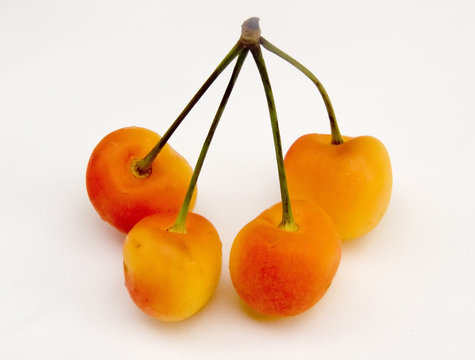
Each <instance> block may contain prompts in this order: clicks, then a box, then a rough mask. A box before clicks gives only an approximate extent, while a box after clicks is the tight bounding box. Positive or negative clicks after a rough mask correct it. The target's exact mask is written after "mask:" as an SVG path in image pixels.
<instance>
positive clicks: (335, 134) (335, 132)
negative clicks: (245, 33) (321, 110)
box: [259, 36, 343, 145]
mask: <svg viewBox="0 0 475 360" xmlns="http://www.w3.org/2000/svg"><path fill="white" fill-rule="evenodd" d="M259 42H260V44H261V45H262V46H263V47H264V48H265V49H267V50H269V51H270V52H273V53H274V54H276V55H277V56H280V57H281V58H282V59H284V60H286V61H287V62H289V63H290V64H292V65H293V66H295V67H296V68H297V69H299V70H300V71H301V72H303V73H304V74H305V75H306V76H307V77H308V78H309V79H310V80H312V82H313V83H314V84H315V86H316V87H317V89H318V91H319V92H320V94H321V96H322V98H323V102H324V103H325V107H326V108H327V113H328V117H329V118H330V127H331V132H332V144H334V145H338V144H343V138H342V136H341V134H340V130H339V129H338V123H337V121H336V116H335V111H334V110H333V106H332V103H331V101H330V97H329V96H328V93H327V92H326V90H325V88H324V87H323V85H322V83H321V82H320V81H319V80H318V79H317V78H316V76H315V75H313V74H312V72H311V71H310V70H308V69H307V68H306V67H305V66H303V65H302V64H301V63H299V62H298V61H297V60H295V59H294V58H293V57H291V56H290V55H288V54H286V53H285V52H283V51H282V50H280V49H279V48H277V47H276V46H275V45H272V44H271V43H270V42H269V41H267V40H266V39H264V38H263V37H262V36H261V37H260V39H259Z"/></svg>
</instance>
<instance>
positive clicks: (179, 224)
mask: <svg viewBox="0 0 475 360" xmlns="http://www.w3.org/2000/svg"><path fill="white" fill-rule="evenodd" d="M247 53H248V49H242V50H241V53H240V54H239V57H238V59H237V61H236V65H235V66H234V70H233V73H232V75H231V79H230V80H229V83H228V86H227V87H226V91H225V92H224V95H223V98H222V99H221V103H220V104H219V107H218V110H217V111H216V115H215V117H214V119H213V122H212V123H211V127H210V129H209V131H208V135H207V136H206V139H205V141H204V143H203V147H202V148H201V152H200V155H199V157H198V160H197V162H196V165H195V170H194V171H193V175H192V176H191V180H190V184H189V186H188V191H187V192H186V196H185V200H184V201H183V204H182V206H181V208H180V212H179V213H178V216H177V218H176V220H175V223H174V224H173V226H172V227H171V228H169V229H168V231H171V232H177V233H186V217H187V215H188V211H189V208H190V202H191V198H192V195H193V191H194V190H195V186H196V182H197V181H198V176H199V175H200V172H201V168H202V166H203V162H204V159H205V157H206V154H207V152H208V148H209V146H210V144H211V140H212V139H213V135H214V133H215V131H216V128H217V126H218V123H219V120H220V119H221V115H223V112H224V108H225V107H226V104H227V102H228V99H229V96H230V95H231V92H232V90H233V87H234V84H235V83H236V80H237V77H238V75H239V72H240V71H241V68H242V65H243V63H244V60H245V59H246V56H247Z"/></svg>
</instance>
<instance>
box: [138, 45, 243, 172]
mask: <svg viewBox="0 0 475 360" xmlns="http://www.w3.org/2000/svg"><path fill="white" fill-rule="evenodd" d="M242 49H243V45H242V44H241V43H240V42H238V43H237V44H236V45H235V46H234V47H233V48H232V49H231V51H229V53H228V54H227V55H226V56H225V58H224V59H223V60H222V61H221V63H220V64H219V65H218V66H217V67H216V69H215V70H214V71H213V73H212V74H211V75H210V76H209V78H208V79H207V80H206V82H205V83H204V84H203V85H202V86H201V88H200V89H199V90H198V92H197V93H196V94H195V96H193V98H192V99H191V100H190V102H189V103H188V105H186V107H185V108H184V109H183V111H182V112H181V114H180V115H178V117H177V118H176V120H175V121H174V122H173V123H172V125H171V126H170V127H169V128H168V130H167V131H166V132H165V134H163V136H162V137H161V138H160V140H159V141H158V143H157V144H156V145H155V146H154V147H153V149H152V150H150V152H149V153H148V154H147V155H146V156H145V157H144V158H143V159H141V160H135V161H134V162H133V163H132V169H131V171H132V173H133V174H134V175H135V176H136V177H139V178H145V177H147V176H149V175H150V174H151V172H152V162H153V160H155V158H156V157H157V156H158V154H159V153H160V151H161V150H162V148H163V147H164V146H165V144H166V143H167V141H168V140H169V139H170V137H171V136H172V135H173V133H174V132H175V130H176V129H177V128H178V126H180V124H181V122H182V121H183V120H184V119H185V117H186V116H187V115H188V113H189V112H190V111H191V109H193V107H194V106H195V105H196V103H197V102H198V101H199V100H200V98H201V97H202V96H203V94H204V93H205V92H206V90H208V88H209V87H210V86H211V84H212V83H213V82H214V81H215V80H216V78H217V77H218V76H219V75H220V74H221V73H222V72H223V70H224V69H226V67H227V66H228V65H229V64H230V63H231V62H232V61H233V60H234V58H235V57H236V56H238V54H239V53H240V52H241V50H242Z"/></svg>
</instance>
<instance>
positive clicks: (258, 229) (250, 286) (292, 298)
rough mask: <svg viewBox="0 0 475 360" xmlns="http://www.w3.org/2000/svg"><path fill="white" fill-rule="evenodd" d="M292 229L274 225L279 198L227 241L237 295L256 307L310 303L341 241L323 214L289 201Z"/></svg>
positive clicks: (295, 307)
mask: <svg viewBox="0 0 475 360" xmlns="http://www.w3.org/2000/svg"><path fill="white" fill-rule="evenodd" d="M292 208H293V212H294V218H295V221H296V223H297V224H298V225H299V229H298V230H297V231H295V232H290V231H286V230H283V229H281V228H279V227H278V225H279V223H280V221H281V216H282V204H281V203H278V204H276V205H274V206H273V207H271V208H269V209H267V210H266V211H264V212H263V213H261V214H260V215H259V216H257V217H256V218H255V219H254V220H252V221H251V222H250V223H248V224H247V225H246V226H245V227H244V228H242V229H241V231H240V232H239V233H238V235H237V236H236V238H235V240H234V243H233V245H232V249H231V254H230V259H229V270H230V273H231V279H232V282H233V285H234V287H235V289H236V291H237V293H238V294H239V296H240V297H241V299H242V300H243V301H244V302H245V303H247V305H249V307H251V308H252V309H254V310H255V311H257V312H260V313H263V314H266V315H273V316H290V315H296V314H298V313H301V312H303V311H305V310H307V309H309V308H310V307H312V306H313V305H314V304H315V303H316V302H317V301H318V300H319V299H320V298H321V297H322V296H323V295H324V294H325V292H326V290H327V289H328V287H329V286H330V284H331V282H332V279H333V277H334V275H335V273H336V271H337V269H338V265H339V263H340V257H341V242H340V239H339V237H338V234H337V231H336V229H335V226H334V225H333V223H332V222H331V220H330V218H329V217H328V215H327V214H325V213H324V212H323V210H321V209H320V208H319V207H317V206H316V205H314V204H312V203H310V202H306V201H293V202H292Z"/></svg>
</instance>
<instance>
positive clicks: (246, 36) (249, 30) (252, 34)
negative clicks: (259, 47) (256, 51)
mask: <svg viewBox="0 0 475 360" xmlns="http://www.w3.org/2000/svg"><path fill="white" fill-rule="evenodd" d="M241 28H242V31H241V42H242V43H244V44H246V45H252V44H257V43H259V38H260V37H261V28H260V27H259V18H258V17H251V18H249V19H247V20H246V21H244V22H243V23H242V26H241Z"/></svg>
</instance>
